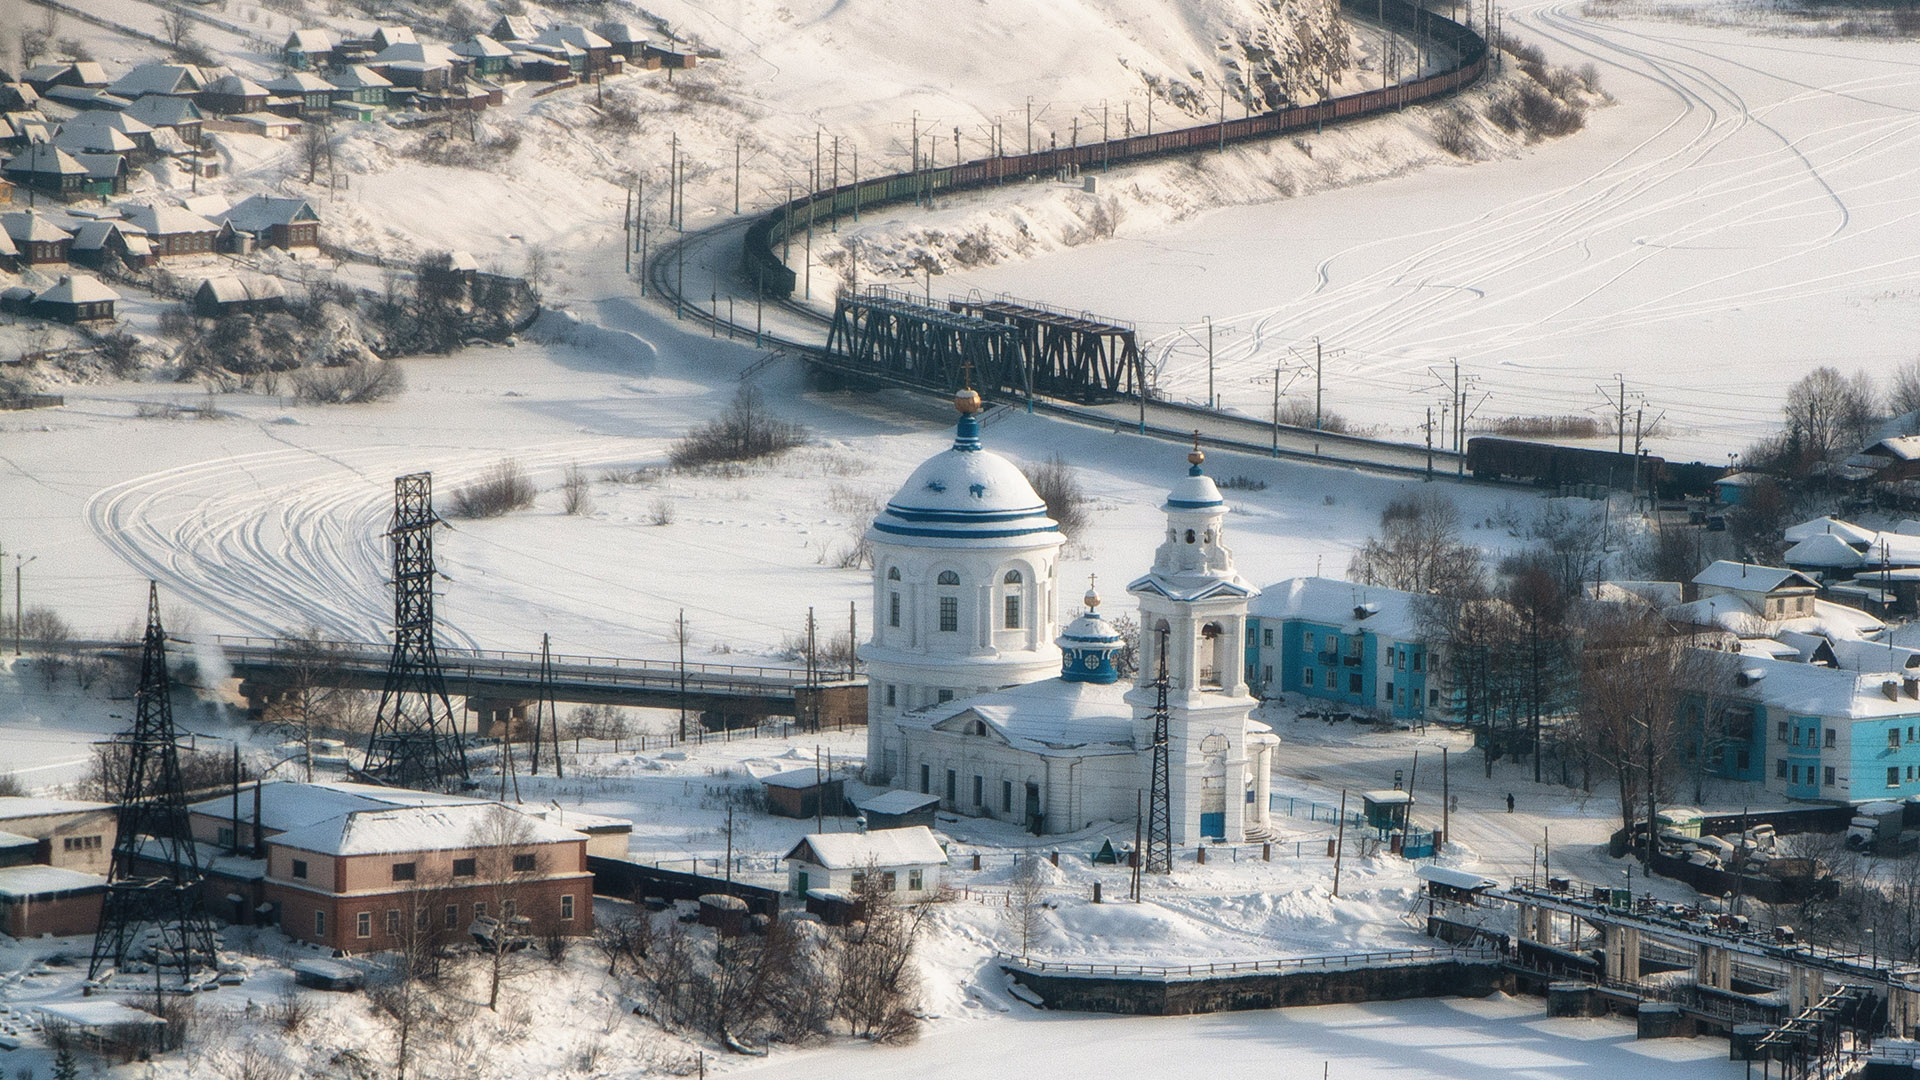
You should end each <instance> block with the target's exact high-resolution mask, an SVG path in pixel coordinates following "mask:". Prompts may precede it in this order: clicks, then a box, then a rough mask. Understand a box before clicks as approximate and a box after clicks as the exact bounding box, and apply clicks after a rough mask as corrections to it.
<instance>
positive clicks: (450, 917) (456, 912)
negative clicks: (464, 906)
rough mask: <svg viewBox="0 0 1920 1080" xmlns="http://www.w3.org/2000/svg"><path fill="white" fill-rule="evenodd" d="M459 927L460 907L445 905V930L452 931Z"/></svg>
mask: <svg viewBox="0 0 1920 1080" xmlns="http://www.w3.org/2000/svg"><path fill="white" fill-rule="evenodd" d="M459 925H460V905H459V904H448V905H447V929H449V930H452V929H455V928H456V927H458V926H459Z"/></svg>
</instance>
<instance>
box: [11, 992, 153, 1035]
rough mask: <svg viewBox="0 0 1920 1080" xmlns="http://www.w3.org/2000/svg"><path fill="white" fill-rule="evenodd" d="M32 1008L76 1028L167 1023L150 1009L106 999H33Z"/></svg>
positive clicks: (142, 1025)
mask: <svg viewBox="0 0 1920 1080" xmlns="http://www.w3.org/2000/svg"><path fill="white" fill-rule="evenodd" d="M32 1007H33V1009H34V1010H35V1011H36V1012H38V1013H39V1014H40V1015H41V1016H42V1017H44V1018H46V1019H49V1020H58V1021H61V1022H63V1023H67V1024H71V1025H72V1026H74V1027H79V1028H112V1027H125V1026H128V1025H133V1026H139V1027H156V1026H158V1025H161V1024H164V1023H166V1021H165V1020H162V1019H161V1018H159V1017H158V1016H155V1015H154V1014H152V1013H150V1012H142V1011H140V1010H139V1009H136V1008H134V1007H133V1006H131V1005H125V1004H122V1003H120V1002H118V1001H108V1000H107V999H105V998H88V999H87V1000H85V1001H36V1002H34V1003H33V1006H32Z"/></svg>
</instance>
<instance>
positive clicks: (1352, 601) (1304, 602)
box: [1247, 577, 1421, 641]
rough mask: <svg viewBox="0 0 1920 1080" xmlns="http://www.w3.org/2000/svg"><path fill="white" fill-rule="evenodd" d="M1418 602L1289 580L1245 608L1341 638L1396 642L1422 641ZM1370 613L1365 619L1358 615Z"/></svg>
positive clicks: (1331, 582) (1394, 593) (1320, 580)
mask: <svg viewBox="0 0 1920 1080" xmlns="http://www.w3.org/2000/svg"><path fill="white" fill-rule="evenodd" d="M1419 601H1420V597H1419V596H1418V595H1417V594H1414V593H1410V592H1401V591H1400V590H1399V589H1388V588H1384V587H1381V586H1377V585H1356V584H1354V583H1353V582H1351V581H1341V580H1338V579H1337V578H1324V577H1297V578H1288V579H1287V580H1285V581H1282V582H1280V583H1279V584H1277V585H1269V586H1267V587H1266V588H1265V589H1263V590H1261V592H1260V595H1259V596H1258V597H1257V598H1255V599H1254V601H1253V603H1251V604H1249V605H1248V607H1247V612H1248V614H1250V615H1255V616H1258V617H1260V618H1262V619H1302V620H1306V621H1309V622H1315V623H1320V624H1322V625H1329V626H1335V627H1338V628H1339V629H1340V632H1341V633H1344V634H1358V633H1362V632H1366V633H1372V634H1377V635H1379V636H1380V637H1384V638H1392V639H1395V640H1398V641H1412V640H1418V639H1419V638H1420V637H1421V629H1420V615H1419V608H1418V604H1419ZM1369 605H1370V606H1371V608H1372V610H1371V611H1369V612H1367V614H1366V615H1365V617H1364V618H1363V617H1362V616H1361V614H1360V613H1361V611H1362V610H1364V609H1365V608H1366V607H1367V606H1369Z"/></svg>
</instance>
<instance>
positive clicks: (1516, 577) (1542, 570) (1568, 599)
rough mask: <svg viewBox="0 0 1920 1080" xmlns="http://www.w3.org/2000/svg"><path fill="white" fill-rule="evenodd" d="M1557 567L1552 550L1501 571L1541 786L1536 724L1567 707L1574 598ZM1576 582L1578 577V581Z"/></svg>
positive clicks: (1525, 557) (1536, 777)
mask: <svg viewBox="0 0 1920 1080" xmlns="http://www.w3.org/2000/svg"><path fill="white" fill-rule="evenodd" d="M1559 569H1561V564H1560V562H1559V560H1558V558H1556V556H1555V555H1554V554H1553V553H1552V552H1551V551H1550V550H1535V551H1533V552H1530V553H1528V554H1526V555H1521V556H1518V557H1516V558H1514V559H1512V560H1510V561H1509V562H1508V564H1507V565H1506V566H1504V567H1502V570H1503V571H1504V577H1505V582H1504V585H1503V587H1502V589H1501V598H1502V599H1504V600H1505V601H1506V610H1507V612H1508V614H1509V615H1510V616H1511V619H1512V627H1513V633H1512V634H1511V635H1510V639H1511V640H1512V642H1513V644H1514V645H1515V649H1514V653H1515V654H1516V656H1515V658H1516V660H1517V661H1518V664H1517V666H1518V669H1519V671H1520V673H1521V676H1522V677H1521V678H1520V679H1518V680H1517V682H1518V683H1519V689H1520V698H1521V700H1522V701H1523V702H1524V703H1525V708H1526V714H1527V728H1528V733H1529V739H1528V741H1529V742H1531V743H1532V745H1533V782H1534V783H1536V784H1537V783H1539V782H1540V750H1541V739H1540V724H1541V721H1542V719H1544V718H1545V717H1546V716H1547V715H1548V714H1550V713H1558V712H1559V711H1560V710H1561V709H1562V708H1563V707H1564V705H1565V704H1566V700H1567V691H1568V690H1569V689H1570V684H1571V682H1572V679H1571V674H1572V673H1571V671H1570V670H1569V668H1568V666H1567V658H1568V656H1569V655H1570V654H1571V652H1572V649H1571V644H1570V641H1569V638H1570V636H1571V635H1570V633H1569V627H1568V625H1567V616H1568V614H1569V612H1570V611H1571V609H1572V604H1573V598H1572V596H1571V595H1570V594H1569V592H1568V589H1567V587H1566V586H1565V585H1564V584H1563V583H1562V582H1561V580H1560V579H1559V578H1558V576H1557V574H1556V571H1558V570H1559ZM1576 582H1577V579H1576Z"/></svg>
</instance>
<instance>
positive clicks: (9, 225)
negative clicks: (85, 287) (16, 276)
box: [0, 209, 73, 266]
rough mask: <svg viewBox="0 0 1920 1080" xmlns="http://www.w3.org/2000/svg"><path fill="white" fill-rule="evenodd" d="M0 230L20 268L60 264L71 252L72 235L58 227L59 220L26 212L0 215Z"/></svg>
mask: <svg viewBox="0 0 1920 1080" xmlns="http://www.w3.org/2000/svg"><path fill="white" fill-rule="evenodd" d="M0 228H4V229H5V230H6V233H7V236H8V237H9V238H10V239H12V241H13V246H14V249H15V250H16V251H17V252H19V259H20V263H21V265H23V266H48V265H51V264H54V263H64V262H66V261H67V259H68V253H69V252H70V251H71V249H72V248H73V234H72V233H70V232H68V231H67V230H66V229H63V228H61V227H60V222H59V219H55V218H50V217H48V216H47V215H46V214H40V213H35V212H34V211H33V210H30V209H29V210H9V211H7V212H5V213H0Z"/></svg>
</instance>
